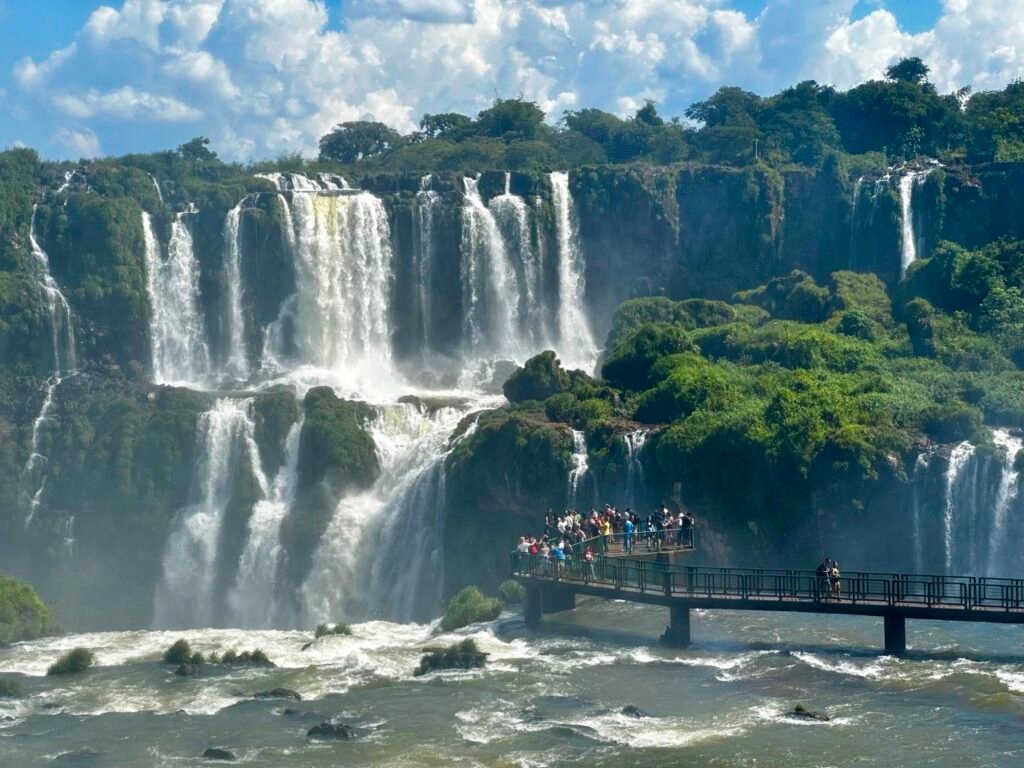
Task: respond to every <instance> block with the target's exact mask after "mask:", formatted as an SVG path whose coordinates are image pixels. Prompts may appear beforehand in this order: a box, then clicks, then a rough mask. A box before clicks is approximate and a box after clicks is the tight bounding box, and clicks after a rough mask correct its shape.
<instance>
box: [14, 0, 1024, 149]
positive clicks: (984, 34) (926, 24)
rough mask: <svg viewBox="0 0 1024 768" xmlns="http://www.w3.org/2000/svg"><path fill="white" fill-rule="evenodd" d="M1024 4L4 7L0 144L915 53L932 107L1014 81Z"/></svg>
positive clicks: (288, 129) (754, 0) (270, 132)
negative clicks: (966, 90) (963, 92)
mask: <svg viewBox="0 0 1024 768" xmlns="http://www.w3.org/2000/svg"><path fill="white" fill-rule="evenodd" d="M1022 41H1024V0H587V1H584V0H327V2H324V1H323V0H106V2H96V1H95V0H73V1H71V2H69V0H0V110H2V114H4V116H5V119H4V120H3V121H0V146H11V145H15V144H25V145H29V146H33V147H35V148H37V149H38V150H39V151H40V152H41V153H42V154H43V155H44V156H46V157H54V158H69V157H70V158H77V157H80V156H90V155H95V154H119V153H124V152H134V151H150V150H154V149H162V148H167V147H173V146H177V145H178V144H180V143H182V142H183V141H186V140H188V139H189V138H190V137H192V136H196V135H206V136H209V137H210V138H211V140H212V141H213V144H214V147H215V148H216V149H217V150H218V152H220V153H221V154H222V155H223V156H225V157H229V158H232V159H242V160H244V159H250V158H259V157H275V156H277V155H278V154H280V153H281V152H285V151H295V150H298V151H302V152H305V153H314V152H315V148H316V140H317V138H318V137H319V136H320V135H322V134H323V133H324V132H326V131H327V130H328V129H329V128H330V127H331V126H332V125H333V124H335V123H337V122H340V121H344V120H356V119H377V120H381V121H383V122H386V123H388V124H390V125H393V126H395V127H396V128H399V129H400V130H403V131H404V130H409V129H410V128H412V127H413V126H414V125H415V123H416V122H417V121H418V120H419V118H420V116H421V115H422V114H423V113H424V112H439V111H449V110H457V111H462V112H465V113H468V114H475V113H476V112H477V111H479V109H481V108H483V107H485V106H486V105H487V104H488V103H489V102H490V101H491V100H492V99H493V98H494V96H495V95H496V94H500V95H503V96H511V95H517V94H522V95H523V96H525V97H527V98H530V99H532V100H535V101H537V102H538V103H539V104H541V106H542V107H543V108H544V109H545V111H546V112H547V113H548V115H549V118H550V119H552V120H557V119H558V117H559V116H560V115H561V114H562V112H563V111H565V110H566V109H577V108H580V107H583V106H596V107H600V108H603V109H608V110H610V111H613V112H616V113H619V114H629V113H630V112H631V111H632V110H634V109H635V108H636V106H637V105H638V104H641V103H642V102H643V100H644V99H646V98H653V99H655V100H656V101H658V103H659V104H660V105H661V110H662V112H663V113H664V114H667V115H677V114H681V113H682V111H683V110H684V109H685V108H686V106H687V105H688V104H690V103H692V102H693V101H695V100H698V99H701V98H704V97H706V96H707V95H709V94H710V93H712V92H713V91H714V90H715V89H716V88H718V87H719V86H720V85H723V84H736V85H740V86H743V87H745V88H749V89H751V90H754V91H757V92H760V93H771V92H774V91H777V90H779V89H780V88H782V87H785V86H787V85H790V84H792V83H794V82H798V81H799V80H803V79H809V78H813V79H816V80H818V81H820V82H825V83H830V84H832V85H835V86H837V87H840V88H848V87H850V86H852V85H855V84H856V83H859V82H863V81H864V80H867V79H870V78H873V77H879V76H880V75H881V73H882V72H883V71H884V69H885V67H886V66H887V65H888V64H890V63H892V62H893V61H895V60H897V59H898V58H900V57H902V56H907V55H917V56H921V57H922V58H924V59H925V61H926V62H927V63H928V64H929V65H930V66H931V68H932V79H933V82H935V84H936V86H937V87H938V88H939V89H940V90H943V91H949V90H952V89H954V88H957V87H960V86H962V85H972V86H973V87H974V88H975V90H986V89H992V88H1001V87H1003V86H1004V85H1005V84H1006V83H1007V82H1009V81H1011V80H1014V79H1018V78H1020V77H1021V76H1022V75H1024V42H1022Z"/></svg>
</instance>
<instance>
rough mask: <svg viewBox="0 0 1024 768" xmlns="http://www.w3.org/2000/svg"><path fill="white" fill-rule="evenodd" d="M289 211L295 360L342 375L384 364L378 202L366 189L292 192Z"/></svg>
mask: <svg viewBox="0 0 1024 768" xmlns="http://www.w3.org/2000/svg"><path fill="white" fill-rule="evenodd" d="M292 216H293V217H294V220H295V230H296V249H295V272H296V297H295V306H294V315H295V346H296V354H297V356H298V360H297V362H298V363H299V364H304V365H312V366H315V367H317V368H321V369H329V370H331V371H333V372H334V373H336V374H338V375H341V376H343V377H345V378H346V379H350V378H351V377H352V374H353V373H356V374H358V373H366V372H369V371H370V370H371V367H372V370H373V374H374V376H377V375H378V374H379V373H380V371H381V369H383V370H385V371H389V370H390V363H391V336H392V328H391V318H390V311H389V309H390V291H391V278H392V260H393V255H392V249H391V231H390V228H389V225H388V218H387V211H386V210H385V209H384V205H383V203H382V202H381V201H380V200H379V199H378V198H377V197H374V196H373V195H371V194H370V193H368V192H358V193H355V194H341V195H323V194H295V195H293V197H292ZM378 381H379V380H378Z"/></svg>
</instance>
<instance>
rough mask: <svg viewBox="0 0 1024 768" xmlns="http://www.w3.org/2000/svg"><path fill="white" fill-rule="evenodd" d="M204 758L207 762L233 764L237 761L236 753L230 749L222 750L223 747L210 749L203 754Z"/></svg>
mask: <svg viewBox="0 0 1024 768" xmlns="http://www.w3.org/2000/svg"><path fill="white" fill-rule="evenodd" d="M203 757H204V758H205V759H207V760H224V761H226V762H232V761H234V760H237V759H238V758H236V757H235V753H234V752H232V751H231V750H230V749H222V748H221V747H210V748H209V749H207V750H206V751H205V752H203Z"/></svg>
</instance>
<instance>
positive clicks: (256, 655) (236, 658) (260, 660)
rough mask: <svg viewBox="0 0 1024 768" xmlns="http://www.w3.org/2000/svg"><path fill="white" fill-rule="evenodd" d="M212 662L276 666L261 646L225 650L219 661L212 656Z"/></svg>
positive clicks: (233, 664) (238, 665) (234, 664)
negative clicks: (251, 649) (239, 649)
mask: <svg viewBox="0 0 1024 768" xmlns="http://www.w3.org/2000/svg"><path fill="white" fill-rule="evenodd" d="M211 663H213V664H216V663H220V664H230V665H232V666H236V667H273V666H276V665H275V664H274V662H272V661H271V660H270V659H269V658H268V657H267V654H265V653H264V652H263V651H261V650H260V649H259V648H257V649H255V650H253V651H242V652H241V653H238V652H237V651H234V650H231V651H225V652H224V654H223V655H222V656H221V657H220V660H219V662H218V661H215V660H214V657H211Z"/></svg>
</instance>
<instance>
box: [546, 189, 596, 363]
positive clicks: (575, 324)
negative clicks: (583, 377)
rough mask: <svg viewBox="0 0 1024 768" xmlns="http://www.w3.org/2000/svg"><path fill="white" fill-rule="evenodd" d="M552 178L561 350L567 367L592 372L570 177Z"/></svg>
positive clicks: (593, 348)
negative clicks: (556, 243) (570, 191)
mask: <svg viewBox="0 0 1024 768" xmlns="http://www.w3.org/2000/svg"><path fill="white" fill-rule="evenodd" d="M549 178H550V181H551V192H552V203H553V205H554V208H555V231H556V233H557V242H558V351H559V353H560V355H561V356H562V359H563V361H565V363H566V365H567V367H573V368H582V369H583V370H585V371H592V370H593V369H594V366H595V365H596V364H597V345H596V343H595V342H594V336H593V334H592V333H591V331H590V324H589V322H588V321H587V315H586V309H585V302H584V298H585V291H586V280H585V277H584V268H585V266H586V265H585V264H584V261H583V252H582V250H581V248H580V244H579V224H578V222H577V218H576V209H575V206H574V205H573V201H572V195H571V194H570V193H569V174H568V173H564V172H561V173H552V174H551V176H550V177H549Z"/></svg>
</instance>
